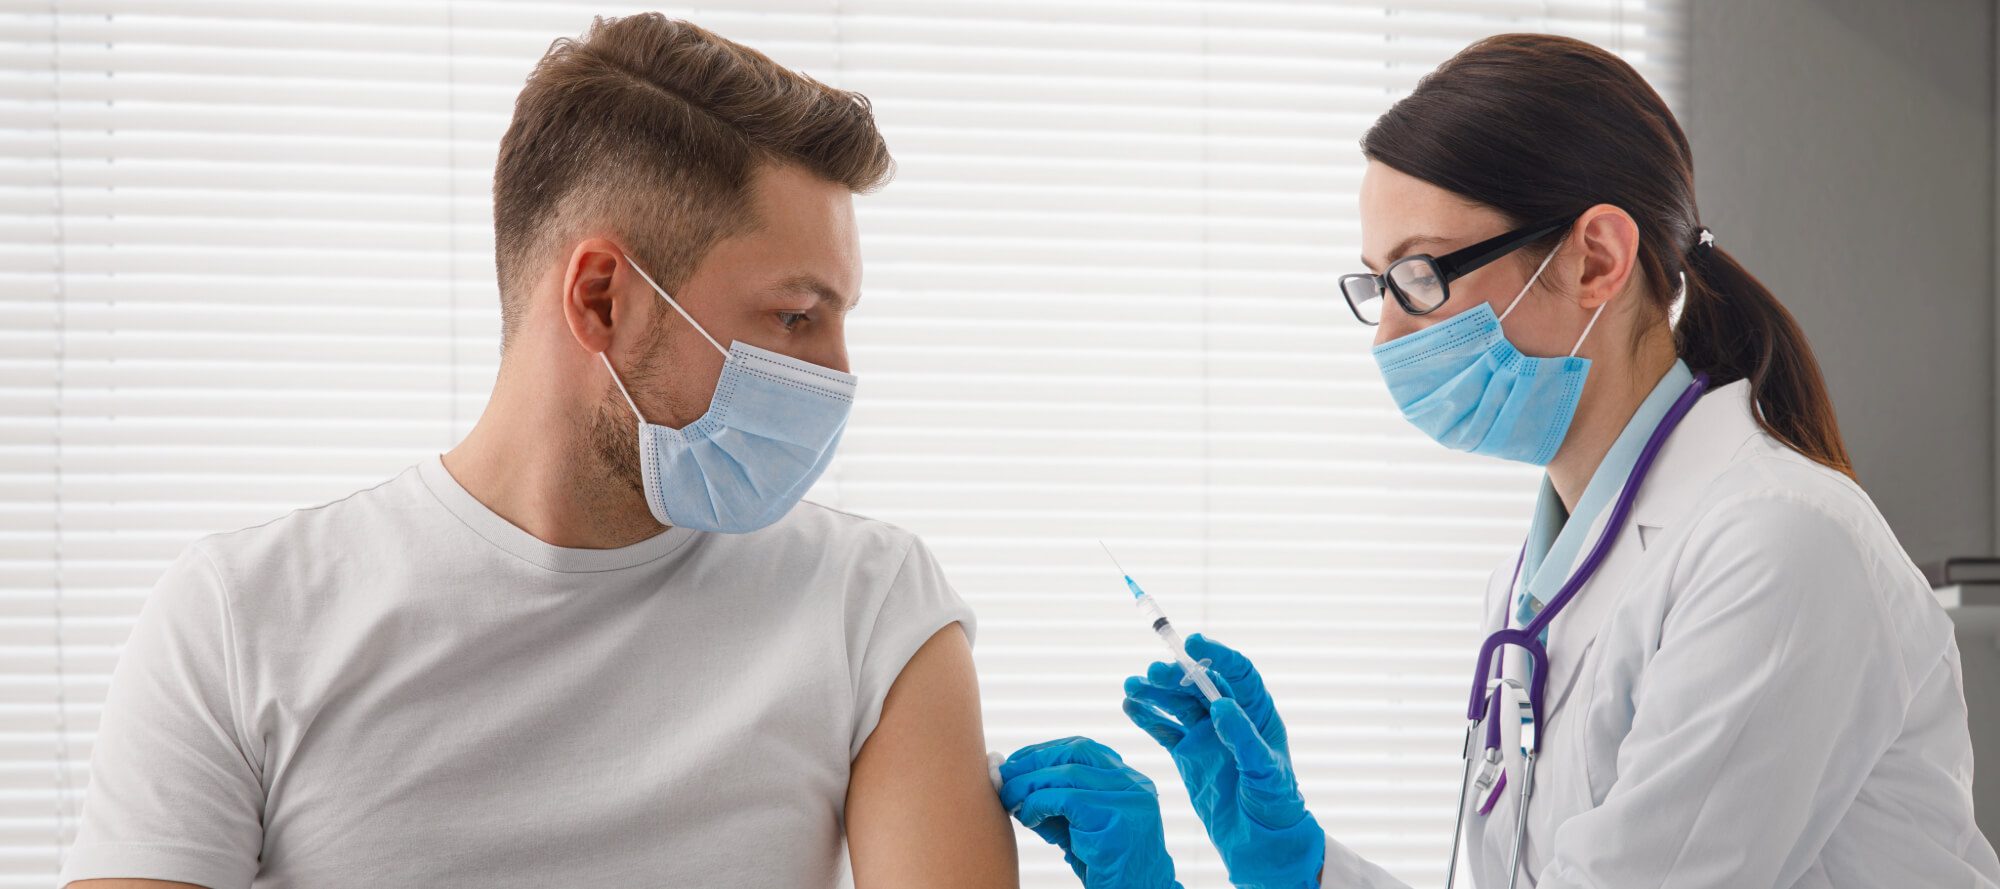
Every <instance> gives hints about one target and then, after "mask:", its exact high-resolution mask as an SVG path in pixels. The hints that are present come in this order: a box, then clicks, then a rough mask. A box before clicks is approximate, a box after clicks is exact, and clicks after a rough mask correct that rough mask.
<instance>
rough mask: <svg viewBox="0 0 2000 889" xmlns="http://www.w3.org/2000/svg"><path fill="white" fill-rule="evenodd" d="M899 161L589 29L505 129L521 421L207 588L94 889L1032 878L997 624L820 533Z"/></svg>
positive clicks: (104, 839) (901, 556)
mask: <svg viewBox="0 0 2000 889" xmlns="http://www.w3.org/2000/svg"><path fill="white" fill-rule="evenodd" d="M889 171H890V159H889V155H888V152H887V149H886V147H885V146H884V145H883V142H882V139H881V136H880V135H879V134H878V133H877V132H876V129H875V126H874V122H873V119H872V116H871V114H870V112H869V109H868V105H867V103H866V101H865V100H864V99H863V98H862V97H860V96H858V95H854V94H851V93H846V92H842V91H839V90H835V89H831V88H829V87H826V86H824V85H821V84H819V83H816V82H814V81H812V80H810V79H807V78H805V77H803V76H800V75H798V74H796V73H794V72H791V71H789V70H786V69H784V68H781V67H779V66H778V65H776V64H775V63H773V62H771V61H770V60H769V59H767V58H766V57H764V56H762V55H760V54H758V53H756V52H755V51H752V50H750V49H748V48H745V47H742V46H739V45H737V44H734V43H731V42H729V41H727V40H723V39H722V38H720V37H717V36H715V35H714V34H711V33H709V32H707V31H704V30H702V29H700V28H698V27H695V26H693V25H690V24H687V23H685V22H678V21H673V20H669V19H666V18H663V17H660V16H658V15H640V16H633V17H630V18H623V19H615V20H600V21H599V22H597V23H596V25H595V26H594V27H593V28H592V29H591V30H590V32H589V33H588V34H586V35H585V36H584V37H583V38H582V39H580V40H576V41H559V42H558V43H557V44H556V45H555V46H554V47H553V48H552V49H551V50H550V52H549V54H548V55H547V56H546V57H545V58H543V59H542V61H541V64H540V65H539V66H538V67H537V68H536V69H535V71H534V73H533V75H532V76H531V77H530V79H529V81H528V84H527V87H526V88H525V89H524V90H523V91H522V93H521V95H520V98H519V99H518V101H517V103H516V106H515V112H514V119H513V124H512V126H511V127H510V128H509V129H508V131H507V134H506V136H505V137H504V139H503V140H502V142H501V148H500V161H499V166H498V169H497V171H496V174H495V179H494V204H495V211H494V229H495V234H496V247H497V258H498V270H499V275H500V289H501V305H502V310H503V311H502V316H503V322H502V358H501V366H500V372H499V377H498V380H497V383H496V385H495V387H494V392H493V397H492V400H491V403H490V405H489V406H488V408H487V410H486V413H485V414H484V415H483V416H482V417H481V418H480V420H479V423H478V425H477V426H476V428H474V429H473V431H472V432H471V434H470V435H468V436H467V437H466V439H465V441H464V442H462V443H460V444H459V445H458V446H457V447H455V448H453V449H452V450H451V451H450V452H449V453H447V454H445V455H443V456H442V458H433V459H430V460H427V461H425V462H423V463H422V464H420V465H418V466H416V467H412V468H411V469H409V470H407V471H405V472H404V473H402V474H401V475H399V476H397V477H395V478H393V479H391V480H389V481H386V482H384V483H382V484H380V485H377V486H375V487H373V488H369V489H367V490H364V491H361V492H358V493H356V494H353V495H351V496H349V497H347V498H345V499H342V500H339V501H336V502H333V503H330V504H326V505H323V506H319V507H315V508H312V509H306V510H300V511H297V512H294V513H292V514H290V515H288V516H285V517H283V518H279V519H276V520H274V521H272V522H269V523H267V524H264V525H260V526H257V527H254V528H249V529H246V530H242V531H236V532H233V533H229V534H221V535H216V536H212V537H208V538H205V539H203V540H201V541H199V542H197V543H196V544H195V545H194V546H193V547H191V548H190V549H189V550H188V552H187V553H185V554H184V555H183V556H182V557H181V558H180V559H179V560H178V561H177V562H176V563H175V564H174V565H173V566H172V567H171V568H169V569H168V571H167V573H166V575H165V576H164V577H163V578H162V579H161V581H160V583H159V586H158V587H157V588H156V589H155V591H154V593H153V595H152V597H151V598H150V599H149V600H148V602H147V604H146V606H145V609H144V610H143V612H142V614H141V617H140V620H139V623H138V625H137V628H136V629H135V630H134V631H133V635H132V638H131V641H130V643H129V645H128V646H127V648H126V651H125V654H124V656H123V658H122V660H121V661H120V663H119V665H118V668H117V671H116V673H115V675H114V678H113V680H112V687H111V691H110V695H109V698H108V700H107V703H106V709H105V713H104V717H103V721H102V725H101V730H100V734H99V738H98V742H97V746H96V749H95V752H94V755H93V758H92V772H93V776H92V783H91V786H90V791H89V796H88V798H87V799H86V801H85V805H84V809H83V823H82V825H81V828H80V830H79V832H78V837H77V842H76V845H75V847H74V848H72V849H71V850H70V853H69V855H68V858H67V862H66V865H65V868H64V872H63V877H62V879H63V881H64V882H65V883H66V884H67V885H70V886H72V887H78V889H83V887H89V889H111V887H124V889H132V887H163V886H181V885H190V884H191V885H196V886H203V887H209V889H239V887H247V886H252V885H255V886H300V887H349V886H371V887H373V886H413V887H415V886H421V887H427V889H435V887H453V886H465V887H473V886H478V887H501V886H521V887H529V886H533V887H547V886H558V885H562V886H620V887H623V886H696V885H700V886H785V887H792V886H816V885H818V886H824V885H830V884H832V883H834V882H835V881H836V880H837V879H838V877H839V871H840V868H841V857H842V842H843V839H845V842H846V846H847V849H848V853H849V856H850V857H851V861H852V868H853V874H854V879H855V884H856V886H857V887H859V889H869V887H877V886H899V887H900V886H953V887H983V886H996V887H997V886H1013V885H1015V884H1016V882H1017V880H1016V874H1015V865H1014V850H1013V838H1012V833H1011V831H1010V829H1009V827H1008V824H1007V820H1006V814H1005V813H1004V812H1003V811H1002V810H1001V808H1000V806H999V804H998V802H997V799H996V797H995V796H994V794H993V791H992V788H991V787H990V786H989V784H988V779H987V771H986V763H985V760H984V755H983V750H984V744H983V743H982V740H981V731H980V721H979V709H978V689H977V687H976V684H975V681H974V674H973V668H972V660H971V652H970V644H969V640H968V637H969V635H970V633H971V628H972V615H971V612H970V611H969V610H968V609H967V608H966V607H965V606H964V604H963V602H961V601H960V600H959V598H958V596H957V595H956V594H955V593H953V592H952V590H951V588H950V587H949V586H948V585H947V584H946V582H945V580H944V578H943V576H942V574H941V573H940V572H939V570H938V568H937V565H936V563H935V562H934V561H933V560H932V558H931V557H930V554H929V553H928V551H927V550H925V548H924V547H923V546H922V544H921V543H919V542H918V541H916V539H915V538H914V537H912V536H911V535H909V534H908V533H907V532H904V531H901V530H899V529H896V528H893V527H890V526H888V525H884V524H882V523H879V522H874V521H870V520H867V519H863V518H859V517H856V516H852V515H848V514H845V513H841V512H837V511H834V510H831V509H827V508H824V507H819V506H815V505H812V504H802V505H797V506H796V507H794V504H795V503H797V500H798V498H799V497H800V496H801V495H802V494H803V493H804V490H805V489H806V488H808V487H810V484H811V481H812V479H813V478H814V477H816V476H817V475H818V473H819V471H820V470H821V469H823V468H824V466H825V459H826V458H827V457H828V456H830V454H831V452H832V449H833V446H834V444H835V443H837V440H838V437H839V432H840V429H841V428H842V426H843V424H844V420H845V416H846V413H845V408H846V398H847V396H848V394H849V393H850V392H851V386H852V379H851V378H849V377H847V375H846V370H847V354H846V346H845V341H844V336H843V333H842V323H843V318H844V316H845V314H846V313H847V312H848V310H850V309H852V308H853V306H854V304H855V302H856V300H857V295H858V291H859V288H860V278H861V268H860V258H859V252H858V247H857V244H856V236H855V229H854V218H853V208H852V204H853V202H852V194H854V193H857V192H862V191H866V190H868V189H870V188H873V187H876V186H878V185H880V184H881V183H882V182H884V181H885V180H886V179H887V177H888V174H889ZM711 340H712V342H713V345H711ZM725 350H726V351H727V352H728V354H729V356H730V357H729V358H728V361H727V368H726V369H725V361H724V358H723V356H722V355H721V354H719V353H720V352H723V351H725ZM635 413H636V414H637V415H638V416H636V417H635V416H634V414H635ZM697 421H699V422H697ZM635 430H637V434H636V435H635Z"/></svg>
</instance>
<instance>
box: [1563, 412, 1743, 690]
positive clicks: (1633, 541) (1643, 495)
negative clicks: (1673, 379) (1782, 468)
mask: <svg viewBox="0 0 2000 889" xmlns="http://www.w3.org/2000/svg"><path fill="white" fill-rule="evenodd" d="M1750 410H1751V407H1750V384H1749V383H1747V382H1742V381H1738V382H1735V383H1731V384H1730V385H1727V386H1724V387H1722V388H1720V389H1716V390H1714V391H1711V392H1709V393H1708V394H1707V395H1705V396H1703V397H1702V399H1701V400H1700V401H1698V402H1696V403H1695V406H1694V407H1693V408H1692V409H1690V410H1689V411H1688V414H1687V416H1686V417H1685V418H1684V419H1682V420H1681V424H1680V426H1679V427H1677V428H1676V429H1675V430H1674V432H1673V434H1672V435H1670V436H1668V437H1667V441H1666V444H1665V445H1664V446H1662V447H1661V448H1660V453H1659V456H1658V457H1656V458H1655V459H1654V461H1653V467H1652V470H1651V471H1649V472H1648V473H1647V474H1646V478H1645V480H1644V481H1642V482H1641V483H1640V486H1639V493H1638V495H1637V496H1636V497H1635V498H1634V499H1633V501H1632V510H1631V513H1630V514H1629V515H1628V516H1626V518H1625V521H1624V523H1623V524H1622V525H1621V526H1620V527H1617V528H1610V529H1607V528H1606V527H1605V525H1606V523H1607V522H1609V521H1610V518H1611V512H1612V509H1611V507H1609V506H1607V507H1605V508H1604V509H1603V510H1601V511H1599V512H1598V514H1597V519H1596V520H1595V521H1594V522H1593V523H1592V525H1591V529H1590V534H1589V535H1588V536H1586V537H1585V538H1584V542H1583V546H1581V547H1579V548H1578V549H1577V552H1576V555H1575V556H1574V557H1572V559H1571V563H1570V565H1569V566H1568V571H1566V572H1565V573H1564V575H1563V576H1564V577H1565V578H1568V577H1571V576H1574V575H1575V573H1576V571H1577V569H1579V568H1581V567H1582V566H1583V563H1584V561H1585V560H1586V559H1588V558H1589V555H1590V552H1591V550H1592V549H1594V548H1596V546H1597V542H1598V540H1599V539H1600V538H1601V537H1603V535H1605V534H1607V533H1609V534H1615V535H1617V536H1616V537H1614V538H1613V539H1612V541H1611V549H1610V551H1609V552H1608V553H1607V554H1606V555H1605V558H1604V563H1603V564H1602V565H1601V566H1599V568H1598V570H1597V574H1596V575H1594V576H1593V577H1591V579H1590V581H1589V582H1588V583H1586V584H1584V586H1583V589H1581V590H1578V591H1577V594H1576V596H1575V597H1574V598H1572V599H1571V600H1570V602H1569V605H1568V606H1566V607H1564V609H1563V611H1562V613H1561V614H1558V615H1556V617H1555V620H1553V621H1550V622H1549V641H1548V649H1549V685H1548V691H1547V694H1548V696H1549V701H1550V702H1551V703H1550V705H1549V707H1548V712H1547V713H1545V714H1544V718H1547V717H1550V716H1553V715H1554V714H1555V712H1556V711H1557V710H1558V709H1560V708H1561V707H1562V705H1563V703H1564V702H1565V701H1567V700H1568V699H1569V693H1570V690H1571V689H1572V688H1574V687H1575V685H1576V679H1577V673H1578V671H1579V667H1580V666H1581V665H1582V663H1583V659H1584V656H1585V655H1586V654H1588V653H1589V651H1590V646H1591V643H1592V642H1594V641H1595V640H1596V639H1597V634H1598V631H1599V630H1600V629H1602V628H1603V626H1604V621H1605V618H1606V617H1607V616H1608V615H1609V614H1610V613H1611V611H1612V609H1613V608H1614V607H1615V606H1616V605H1617V604H1618V600H1619V599H1620V598H1622V593H1623V592H1624V590H1625V588H1626V586H1627V585H1628V584H1627V578H1629V577H1630V576H1631V575H1632V574H1633V571H1634V569H1635V568H1637V567H1638V566H1639V565H1641V564H1642V563H1643V562H1644V561H1645V558H1646V549H1645V541H1646V540H1648V539H1652V538H1653V537H1654V535H1655V534H1656V533H1657V532H1658V531H1660V530H1662V529H1665V528H1667V527H1671V526H1672V525H1673V524H1674V523H1676V522H1677V521H1679V520H1680V519H1681V517H1682V516H1683V515H1685V514H1686V512H1687V511H1688V509H1689V508H1690V507H1692V506H1693V505H1694V504H1695V502H1696V501H1697V500H1698V499H1699V498H1700V496H1701V495H1702V493H1703V492H1704V491H1706V490H1707V489H1708V487H1709V483H1710V482H1711V481H1713V480H1714V479H1715V477H1716V476H1717V475H1718V474H1720V473H1721V472H1722V470H1723V469H1724V468H1725V467H1726V466H1728V465H1729V462H1730V459H1731V458H1732V457H1733V456H1734V455H1735V453H1736V451H1737V450H1738V449H1739V448H1741V447H1742V445H1743V443H1744V442H1746V441H1748V440H1749V439H1750V438H1752V437H1753V436H1755V435H1756V434H1757V431H1758V430H1757V424H1756V421H1755V419H1753V418H1752V416H1751V414H1750ZM1642 528H1643V529H1644V530H1643V531H1642V530H1641V529H1642Z"/></svg>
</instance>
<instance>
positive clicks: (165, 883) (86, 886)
mask: <svg viewBox="0 0 2000 889" xmlns="http://www.w3.org/2000/svg"><path fill="white" fill-rule="evenodd" d="M64 889H205V887H202V886H197V885H195V884H193V883H175V882H172V881H169V880H134V879H128V878H125V877H119V878H117V879H115V880H77V881H76V882H74V883H71V884H69V885H68V886H66V887H64Z"/></svg>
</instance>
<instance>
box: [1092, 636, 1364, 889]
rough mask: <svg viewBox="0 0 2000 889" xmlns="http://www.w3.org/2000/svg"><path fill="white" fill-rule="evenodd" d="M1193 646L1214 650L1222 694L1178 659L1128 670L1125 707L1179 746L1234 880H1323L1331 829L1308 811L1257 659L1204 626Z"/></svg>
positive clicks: (1165, 741) (1275, 888)
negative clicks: (1186, 672)
mask: <svg viewBox="0 0 2000 889" xmlns="http://www.w3.org/2000/svg"><path fill="white" fill-rule="evenodd" d="M1187 653H1188V655H1189V656H1190V657H1193V658H1195V659H1196V660H1204V659H1205V660H1208V661H1209V662H1210V664H1211V668H1210V675H1211V677H1212V678H1213V679H1215V681H1216V685H1217V686H1219V687H1220V689H1221V691H1222V693H1223V698H1222V699H1221V700H1219V701H1216V702H1215V703H1213V704H1210V703H1209V702H1208V699H1207V698H1206V697H1204V696H1203V695H1202V694H1201V692H1200V691H1199V690H1197V689H1195V688H1194V687H1192V686H1187V685H1183V684H1182V683H1181V680H1182V677H1183V673H1182V672H1181V668H1180V666H1179V665H1177V664H1171V663H1155V664H1153V665H1152V667H1151V668H1149V669H1148V670H1147V671H1146V675H1145V676H1143V677H1142V676H1134V677H1132V678H1130V679H1127V680H1125V715H1126V716H1128V717H1130V718H1131V720H1132V722H1133V723H1135V724H1137V725H1138V726H1139V727H1140V728H1142V729H1145V731H1146V733H1147V734H1149V735H1152V736H1153V739H1154V740H1156V741H1159V742H1160V745H1161V746H1163V747H1165V748H1167V752H1168V753H1171V754H1173V758H1174V765H1175V767H1176V768H1178V769H1179V770H1180V773H1181V781H1182V782H1183V783H1185V784H1186V785H1187V789H1188V796H1189V798H1190V799H1192V800H1193V801H1194V810H1195V813H1196V814H1198V815H1200V816H1201V821H1202V824H1204V825H1206V826H1207V828H1208V838H1209V840H1210V841H1211V842H1213V843H1214V844H1215V848H1216V851H1218V852H1221V853H1222V862H1223V865H1224V866H1225V867H1227V868H1228V869H1229V881H1230V882H1231V883H1233V884H1235V885H1236V886H1238V887H1248V889H1296V887H1317V886H1318V885H1319V874H1320V865H1321V863H1322V861H1323V860H1324V858H1325V857H1326V834H1325V833H1323V832H1322V831H1321V830H1320V828H1319V822H1317V821H1315V820H1314V819H1313V816H1312V813H1311V812H1308V811H1306V802H1305V798H1304V797H1302V796H1300V795H1299V785H1298V780H1297V778H1296V776H1295V775H1294V774H1293V772H1292V755H1291V748H1290V744H1289V742H1288V741H1287V740H1286V738H1285V723H1284V720H1282V719H1279V718H1278V711H1277V708H1276V707H1274V706H1273V705H1272V704H1271V696H1270V694H1269V693H1267V692H1266V691H1265V690H1264V680H1263V678H1262V677H1260V676H1258V675H1257V668H1256V667H1255V666H1252V665H1251V663H1250V659H1249V658H1246V657H1244V656H1243V655H1241V654H1239V653H1237V651H1236V650H1235V649H1232V648H1229V647H1228V646H1225V645H1222V644H1221V643H1218V642H1215V641H1212V640H1209V639H1206V638H1204V637H1202V636H1201V634H1199V633H1197V634H1195V635H1193V636H1189V637H1188V640H1187Z"/></svg>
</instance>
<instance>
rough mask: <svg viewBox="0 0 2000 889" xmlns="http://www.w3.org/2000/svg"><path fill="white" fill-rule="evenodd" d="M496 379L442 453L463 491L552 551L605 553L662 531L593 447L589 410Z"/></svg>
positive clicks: (544, 390)
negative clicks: (472, 420)
mask: <svg viewBox="0 0 2000 889" xmlns="http://www.w3.org/2000/svg"><path fill="white" fill-rule="evenodd" d="M501 376H502V379H501V381H500V382H499V383H498V384H497V385H495V386H494V392H493V398H492V399H491V400H490V401H489V402H488V404H487V407H486V411H485V412H484V413H482V414H481V415H480V417H479V422H478V423H477V424H476V425H474V426H473V428H472V431H471V432H470V433H468V434H467V435H466V436H465V440H464V441H461V442H459V443H458V446H457V447H454V448H452V449H451V450H450V451H449V452H447V453H446V454H445V455H444V466H445V469H446V470H447V471H449V472H450V473H451V476H452V478H454V479H456V480H457V481H458V483H459V485H460V486H461V487H463V488H465V490H466V492H467V493H470V494H471V495H472V496H473V498H474V499H476V500H478V501H479V502H480V503H482V504H484V505H485V506H486V508H487V509H490V510H493V512H494V513H495V514H497V515H499V516H500V517H501V518H503V519H506V520H507V521H508V522H510V523H512V524H513V525H514V526H515V527H518V528H520V529H521V530H523V531H526V532H528V533H529V534H532V535H534V536H535V537H536V538H537V539H539V540H541V541H542V542H544V543H547V544H550V545H552V546H563V547H572V548H577V549H611V548H615V547H620V546H627V545H630V544H633V543H638V542H639V541H641V540H645V539H647V538H649V537H652V536H654V535H656V534H659V533H660V532H661V531H663V530H665V529H664V527H663V526H662V525H661V524H660V523H659V522H658V521H655V520H654V518H653V515H652V513H651V512H650V511H649V510H648V509H647V508H646V498H645V496H644V495H643V494H641V493H640V492H639V491H637V490H635V489H634V488H633V487H632V486H631V484H630V483H628V482H624V481H621V480H619V479H618V478H616V477H615V475H614V474H613V473H612V472H611V470H610V467H608V466H606V465H604V460H603V458H602V457H600V456H599V454H598V453H597V449H596V448H595V447H594V446H593V444H592V442H591V440H590V435H589V428H590V427H589V423H590V422H591V421H592V418H591V413H590V412H591V411H592V410H594V409H595V406H594V404H572V405H565V404H561V403H560V401H561V399H560V398H558V397H556V393H557V392H558V391H560V388H561V387H559V386H536V385H534V384H533V383H528V384H525V385H521V384H519V383H521V381H516V380H509V379H507V374H506V373H505V371H504V370H503V372H502V375H501ZM637 446H638V444H637V439H636V437H634V438H633V440H632V447H635V448H636V447H637ZM637 456H638V455H637V454H636V453H635V454H634V455H633V457H634V459H635V460H636V459H637Z"/></svg>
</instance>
